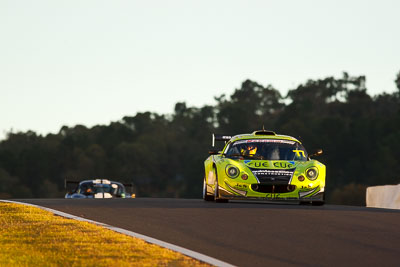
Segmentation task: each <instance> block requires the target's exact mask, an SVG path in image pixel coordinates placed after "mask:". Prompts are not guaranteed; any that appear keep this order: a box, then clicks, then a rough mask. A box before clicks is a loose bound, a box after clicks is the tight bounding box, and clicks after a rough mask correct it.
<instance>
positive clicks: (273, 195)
mask: <svg viewBox="0 0 400 267" xmlns="http://www.w3.org/2000/svg"><path fill="white" fill-rule="evenodd" d="M265 197H266V198H268V199H275V198H279V197H280V194H278V193H268V194H267V195H266V196H265Z"/></svg>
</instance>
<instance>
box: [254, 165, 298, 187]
mask: <svg viewBox="0 0 400 267" xmlns="http://www.w3.org/2000/svg"><path fill="white" fill-rule="evenodd" d="M294 170H295V168H294V169H283V170H282V169H251V172H252V173H253V174H254V175H255V176H256V177H257V179H258V181H259V182H260V184H267V185H288V184H289V182H290V180H291V179H292V177H293V173H294Z"/></svg>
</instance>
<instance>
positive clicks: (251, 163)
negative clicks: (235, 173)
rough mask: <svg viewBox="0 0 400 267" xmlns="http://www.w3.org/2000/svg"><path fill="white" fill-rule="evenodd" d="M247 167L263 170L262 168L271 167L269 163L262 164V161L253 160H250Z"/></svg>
mask: <svg viewBox="0 0 400 267" xmlns="http://www.w3.org/2000/svg"><path fill="white" fill-rule="evenodd" d="M245 163H246V162H245ZM247 166H249V167H254V168H261V167H264V168H266V167H268V166H269V164H268V162H267V161H264V162H260V161H251V160H250V161H249V162H248V163H247Z"/></svg>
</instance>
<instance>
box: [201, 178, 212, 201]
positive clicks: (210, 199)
mask: <svg viewBox="0 0 400 267" xmlns="http://www.w3.org/2000/svg"><path fill="white" fill-rule="evenodd" d="M203 199H204V201H213V200H214V196H213V195H209V194H208V192H207V183H206V178H204V181H203Z"/></svg>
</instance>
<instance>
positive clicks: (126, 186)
mask: <svg viewBox="0 0 400 267" xmlns="http://www.w3.org/2000/svg"><path fill="white" fill-rule="evenodd" d="M123 186H125V189H128V187H130V188H131V189H130V193H131V194H133V193H134V192H133V188H134V186H133V183H130V184H129V183H127V184H123Z"/></svg>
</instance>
